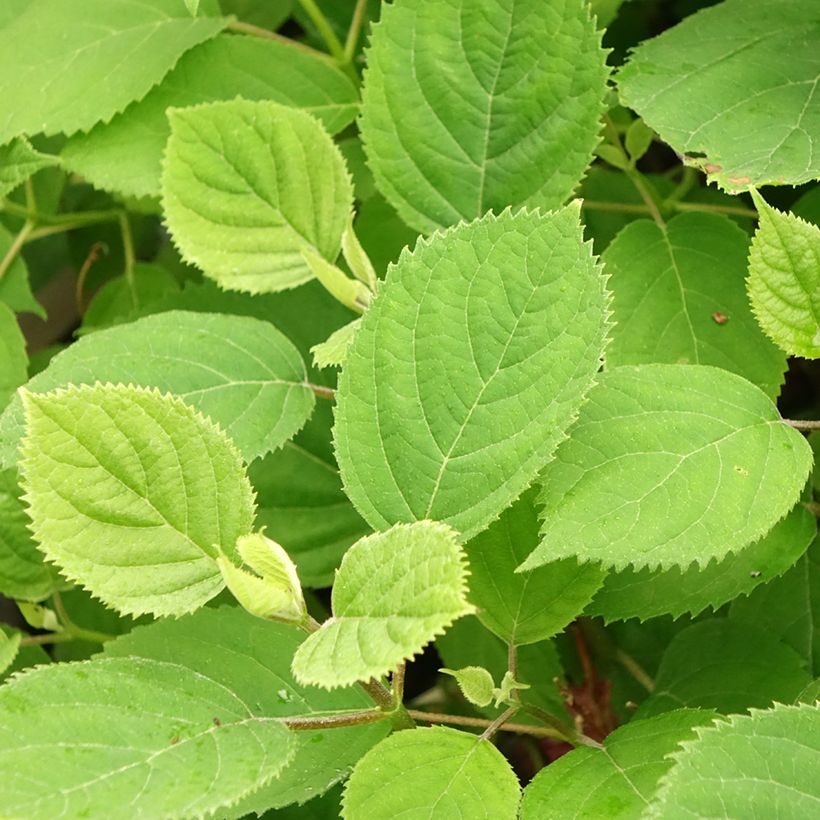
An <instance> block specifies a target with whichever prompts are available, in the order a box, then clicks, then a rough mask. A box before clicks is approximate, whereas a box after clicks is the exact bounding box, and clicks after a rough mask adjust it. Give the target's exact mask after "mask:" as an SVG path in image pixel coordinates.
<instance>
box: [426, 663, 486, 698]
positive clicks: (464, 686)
mask: <svg viewBox="0 0 820 820" xmlns="http://www.w3.org/2000/svg"><path fill="white" fill-rule="evenodd" d="M438 671H439V672H441V673H443V674H445V675H452V676H453V677H454V678H455V679H456V683H458V688H459V689H460V690H461V694H462V695H464V697H465V698H466V699H467V700H468V701H470V703H473V704H475V705H476V706H489V705H490V703H492V700H493V696H494V695H495V693H496V692H497V691H498V690H497V689H496V686H495V681H494V680H493V676H492V675H491V674H490V673H489V672H488V671H487V670H486V669H485V668H484V667H483V666H465V667H464V668H463V669H447V668H443V669H439V670H438Z"/></svg>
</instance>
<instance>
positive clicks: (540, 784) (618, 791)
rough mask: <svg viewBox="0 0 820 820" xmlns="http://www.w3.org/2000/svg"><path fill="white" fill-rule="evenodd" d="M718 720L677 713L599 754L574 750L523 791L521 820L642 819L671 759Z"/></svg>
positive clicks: (632, 731)
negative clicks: (684, 743) (697, 729)
mask: <svg viewBox="0 0 820 820" xmlns="http://www.w3.org/2000/svg"><path fill="white" fill-rule="evenodd" d="M714 717H715V713H714V712H710V711H700V710H695V709H678V710H676V711H674V712H668V713H667V714H665V715H658V716H657V717H653V718H649V720H638V721H634V722H632V723H627V724H626V725H625V726H621V727H620V728H619V729H616V730H615V731H614V732H612V734H610V735H608V736H607V738H606V740H605V741H604V745H603V748H601V749H592V748H589V747H580V748H577V749H574V750H573V751H571V752H569V753H568V754H565V755H563V756H562V757H560V758H558V760H555V761H553V762H552V763H550V765H549V766H546V767H545V768H543V769H541V771H540V772H539V773H538V774H537V775H536V776H535V778H534V780H533V781H532V782H531V783H530V784H529V785H528V786H527V788H526V789H524V799H523V801H522V803H521V820H543V818H546V817H549V818H553V819H554V820H558V818H561V819H562V820H563V819H564V818H577V820H580V818H588V820H599V818H602V817H606V818H623V820H632V818H636V817H640V816H641V814H642V812H643V810H644V809H645V808H646V805H647V803H649V801H650V800H651V799H652V797H653V795H654V794H655V790H656V788H657V786H658V781H659V780H660V779H661V777H663V775H665V774H666V773H667V772H668V771H669V769H671V768H672V761H671V760H669V755H670V753H671V752H674V751H675V750H676V749H677V748H678V747H679V745H680V743H681V741H682V740H689V739H691V738H693V737H694V736H695V733H694V730H695V727H696V726H702V725H704V724H707V723H710V722H711V721H712V720H713V719H714Z"/></svg>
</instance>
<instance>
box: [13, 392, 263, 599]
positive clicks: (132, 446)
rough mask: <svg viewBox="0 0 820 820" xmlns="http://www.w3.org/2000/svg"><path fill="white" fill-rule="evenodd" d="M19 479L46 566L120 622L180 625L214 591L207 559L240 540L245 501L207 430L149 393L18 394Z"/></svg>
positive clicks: (232, 466)
mask: <svg viewBox="0 0 820 820" xmlns="http://www.w3.org/2000/svg"><path fill="white" fill-rule="evenodd" d="M23 402H24V408H25V413H26V424H27V436H26V438H25V440H24V441H23V445H22V448H21V449H22V460H21V462H20V469H21V472H22V476H23V482H22V483H23V488H24V490H25V493H26V495H25V500H26V501H27V502H28V504H29V508H28V513H29V516H30V517H31V520H32V532H33V533H34V538H35V540H36V541H37V542H38V544H39V545H40V548H41V549H42V551H43V552H44V553H45V555H46V557H47V558H48V559H49V560H50V561H53V562H55V563H56V564H58V565H59V567H60V568H61V570H62V572H63V574H64V575H66V577H68V578H70V579H72V580H76V581H79V582H80V583H81V584H82V585H83V586H85V587H86V588H87V589H89V590H90V591H91V592H92V593H93V594H94V595H96V596H97V597H99V598H100V599H101V600H102V601H103V602H104V603H106V604H108V605H109V606H112V607H114V608H116V609H118V610H119V611H120V612H123V613H126V614H141V613H144V612H152V613H153V614H155V615H181V614H183V613H185V612H189V611H191V610H193V609H196V608H197V607H199V606H202V605H203V604H204V603H205V602H206V601H208V600H209V599H210V598H212V597H213V596H214V595H216V594H217V593H218V592H219V591H220V590H221V589H222V586H223V581H222V576H221V574H220V572H219V568H218V567H217V564H216V549H217V547H219V548H221V549H222V550H223V551H224V552H226V553H228V554H230V555H234V554H235V547H234V545H235V543H236V539H237V538H238V537H239V536H240V535H245V534H247V533H249V532H250V530H251V526H252V523H253V515H254V505H253V495H252V491H251V487H250V483H249V482H248V479H247V476H246V475H245V470H244V466H243V464H242V460H241V458H240V456H239V453H238V451H237V450H236V448H235V447H234V445H233V444H232V443H231V442H230V440H229V439H228V438H227V437H226V436H225V435H224V433H222V432H221V430H219V428H218V427H216V426H215V425H214V424H213V422H211V421H210V420H208V419H206V418H204V417H203V416H201V415H199V414H198V413H196V412H195V411H194V410H192V409H191V408H190V407H188V406H187V405H185V404H183V403H182V402H181V401H180V400H179V399H176V398H174V397H172V396H169V395H161V394H160V393H159V391H156V390H146V389H143V388H135V387H123V386H122V385H120V386H116V387H114V386H112V385H100V384H98V385H95V386H93V387H87V386H84V387H80V388H76V387H71V388H69V389H67V390H58V391H56V392H54V393H48V394H44V395H38V394H34V393H28V392H26V393H24V394H23Z"/></svg>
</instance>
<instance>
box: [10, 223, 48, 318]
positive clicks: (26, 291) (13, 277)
mask: <svg viewBox="0 0 820 820" xmlns="http://www.w3.org/2000/svg"><path fill="white" fill-rule="evenodd" d="M13 241H14V237H13V236H12V235H11V234H10V233H9V232H8V231H7V230H6V228H5V227H4V226H3V225H1V224H0V259H2V258H3V257H4V256H5V255H6V254H7V253H8V251H9V248H11V244H12V242H13ZM0 302H3V303H5V304H6V305H8V306H9V307H10V308H11V309H12V310H14V311H16V312H18V313H22V312H26V311H27V312H29V313H34V314H36V315H37V316H39V317H40V318H41V319H45V318H46V312H45V310H43V306H42V305H41V304H40V303H39V302H38V301H37V300H36V299H35V298H34V295H33V294H32V292H31V285H29V281H28V269H27V268H26V263H25V260H24V259H23V257H22V256H21V255H20V254H18V255H17V257H16V258H15V260H14V261H13V262H12V263H11V265H10V266H9V268H8V270H7V271H6V272H5V274H4V275H3V276H2V277H0Z"/></svg>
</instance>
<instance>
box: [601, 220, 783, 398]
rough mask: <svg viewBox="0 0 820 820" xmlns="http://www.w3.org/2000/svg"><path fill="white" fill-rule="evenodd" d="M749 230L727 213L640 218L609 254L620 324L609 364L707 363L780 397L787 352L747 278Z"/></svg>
mask: <svg viewBox="0 0 820 820" xmlns="http://www.w3.org/2000/svg"><path fill="white" fill-rule="evenodd" d="M748 249H749V237H748V235H747V234H746V233H745V231H742V230H741V229H740V228H738V227H737V226H736V225H734V224H732V222H731V221H730V220H729V219H728V218H727V217H725V216H721V215H720V214H709V213H686V214H680V215H679V216H676V217H675V218H674V219H672V220H670V222H669V223H668V225H667V226H666V230H663V229H662V228H661V227H659V226H658V225H657V224H656V223H654V222H652V221H650V220H647V219H641V220H639V221H637V222H632V223H631V224H630V225H629V226H628V227H626V228H624V230H623V231H621V233H619V234H618V236H617V237H616V238H615V240H614V241H613V242H612V244H611V245H610V246H609V247H608V248H607V249H606V252H605V253H604V255H603V260H604V263H605V264H606V271H607V273H608V274H610V279H609V286H610V288H611V289H612V295H613V300H612V302H613V304H612V307H613V316H614V318H615V327H614V328H613V331H612V344H611V345H610V346H609V348H607V354H606V357H607V365H608V366H609V367H615V366H617V365H622V364H644V363H648V362H663V363H667V364H709V365H714V366H715V367H722V368H724V369H725V370H731V371H732V372H733V373H737V374H738V375H740V376H743V377H744V378H746V379H748V380H749V381H750V382H752V383H753V384H756V385H757V386H758V387H760V388H761V390H763V391H764V392H765V393H766V394H767V395H768V396H770V397H772V398H775V397H776V396H777V394H778V393H779V392H780V385H781V383H782V381H783V371H784V370H785V369H786V357H785V356H784V355H783V353H781V352H780V350H778V348H777V347H776V346H775V345H774V344H772V343H771V342H770V341H769V340H768V339H767V338H766V336H765V335H764V334H763V333H762V331H761V330H760V327H759V326H758V324H757V322H756V321H755V318H754V316H753V314H752V311H751V310H750V308H749V301H748V297H747V296H746V288H745V286H744V283H743V280H744V278H745V275H746V257H747V254H748Z"/></svg>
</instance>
